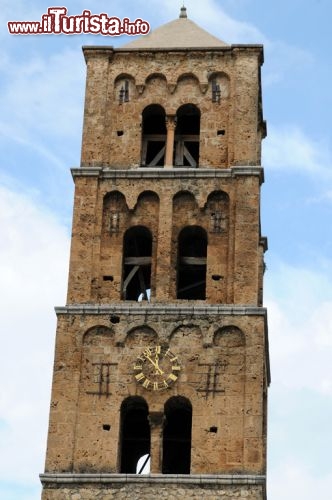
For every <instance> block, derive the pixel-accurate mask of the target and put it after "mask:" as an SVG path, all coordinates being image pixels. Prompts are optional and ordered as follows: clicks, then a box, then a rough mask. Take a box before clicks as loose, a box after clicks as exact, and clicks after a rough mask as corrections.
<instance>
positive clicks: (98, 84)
mask: <svg viewBox="0 0 332 500" xmlns="http://www.w3.org/2000/svg"><path fill="white" fill-rule="evenodd" d="M84 54H85V58H86V62H87V86H86V100H85V112H84V127H83V143H82V158H81V168H79V169H73V177H74V181H75V200H74V214H73V230H72V245H71V256H70V271H69V280H68V296H67V307H63V308H58V309H57V316H58V326H57V334H56V348H55V360H54V374H53V387H52V399H51V408H50V424H49V435H48V447H47V457H46V466H45V471H46V473H51V474H54V475H55V476H54V477H57V476H58V475H59V477H60V476H61V474H62V473H67V474H80V475H83V477H84V479H82V480H81V482H79V481H76V482H75V480H74V479H73V480H72V483H71V480H68V481H67V482H66V483H61V480H60V479H59V480H55V479H54V480H50V481H46V480H45V481H44V489H43V500H65V499H71V500H73V499H74V500H90V499H91V500H92V499H98V498H100V499H105V500H108V499H111V498H118V499H122V498H135V499H141V498H142V499H150V498H151V499H153V500H155V499H156V498H158V497H160V498H167V499H169V500H170V499H173V498H174V499H175V498H188V499H190V498H204V499H211V500H213V499H217V498H218V499H220V498H221V499H225V500H227V499H228V498H238V499H247V500H263V499H265V488H264V483H265V479H264V474H265V469H266V393H267V386H268V383H269V360H268V342H267V326H266V311H265V309H263V307H262V300H263V299H262V290H263V272H264V262H263V254H264V250H265V249H266V240H265V239H264V238H262V236H261V233H260V186H261V183H262V181H263V172H262V169H261V167H260V154H261V149H260V148H261V139H262V137H263V135H264V132H265V126H264V122H263V119H262V112H261V89H260V65H261V63H262V47H260V46H224V45H221V46H220V47H216V48H213V49H211V48H206V49H204V48H200V49H194V50H190V49H188V48H185V49H180V50H167V51H165V50H164V51H163V50H159V49H136V48H131V49H130V48H123V49H113V48H111V47H94V48H85V49H84ZM216 88H217V89H218V94H217V97H216V94H215V89H216ZM188 104H189V105H190V107H189V108H188V109H189V110H190V112H192V113H193V114H192V115H191V114H190V113H189V111H188V113H189V114H188V116H187V117H186V118H187V119H188V122H187V123H189V125H188V127H189V129H190V119H195V120H196V119H197V116H199V129H197V127H196V129H195V133H193V134H189V138H188V137H187V139H186V141H187V143H192V142H194V143H195V144H196V146H195V147H196V149H195V148H194V149H192V150H191V152H192V154H191V153H190V151H189V150H188V151H187V152H186V153H185V152H184V151H185V149H184V148H185V144H186V141H185V140H184V139H183V137H182V139H181V137H180V135H181V134H180V132H179V131H178V132H176V126H177V125H176V115H177V113H178V115H177V118H178V119H180V118H181V112H180V111H179V110H181V107H182V106H183V105H188ZM150 105H153V106H155V105H157V106H159V107H158V110H159V111H160V109H162V110H163V112H162V113H161V115H158V116H159V118H160V116H161V117H163V120H164V121H165V118H166V121H165V124H164V123H161V125H160V124H159V125H158V126H160V127H161V128H162V129H163V127H165V133H164V132H163V134H164V136H165V137H164V136H163V138H162V139H160V135H162V134H160V131H159V132H158V134H159V135H158V134H156V135H157V136H158V137H153V140H152V139H151V137H150V139H151V141H152V142H153V141H157V142H158V141H160V142H161V143H162V144H164V143H165V144H164V147H165V158H168V160H170V164H168V163H167V165H165V166H164V165H159V166H156V165H152V166H151V165H150V166H148V167H146V166H145V165H146V163H148V161H146V162H145V163H144V161H145V160H146V158H147V154H145V153H146V150H145V149H146V148H147V142H146V141H147V139H146V131H144V123H143V122H144V120H145V119H146V114H144V113H145V111H146V108H147V107H148V106H150ZM148 109H149V110H150V111H149V112H151V109H155V108H148ZM163 113H164V114H163ZM152 114H153V113H152ZM148 116H149V115H148ZM193 117H194V118H193ZM196 125H197V124H196ZM196 125H195V126H196ZM149 126H150V127H151V123H150V124H149ZM147 128H148V127H147ZM166 129H167V130H166ZM163 130H164V129H163ZM152 132H153V130H152ZM174 133H175V136H174ZM149 134H150V135H154V134H151V130H150V129H149V132H148V135H149ZM176 134H178V136H177V135H176ZM179 137H180V138H179ZM150 139H149V140H150ZM163 141H164V142H163ZM165 141H166V142H165ZM181 141H182V142H181ZM195 141H196V142H195ZM158 147H159V146H158ZM173 148H174V149H173ZM188 148H189V146H188ZM152 149H153V148H152ZM189 149H190V148H189ZM144 151H145V153H144ZM153 151H154V153H153V155H154V154H156V153H157V152H158V149H156V150H153ZM161 151H162V150H161ZM173 151H174V155H173ZM158 154H159V153H158ZM158 154H157V157H158ZM162 154H163V153H162ZM144 155H145V156H144ZM153 155H152V157H153ZM185 155H187V156H185ZM192 155H194V157H195V158H193V156H192ZM195 155H196V156H195ZM152 157H151V158H152ZM144 158H145V160H144ZM151 158H150V160H151ZM160 158H162V155H161V156H160ZM181 159H182V160H183V162H184V163H183V165H181V166H179V161H180V160H181ZM184 159H185V161H184ZM143 160H144V161H143ZM150 160H149V161H150ZM173 160H174V163H177V162H178V166H177V167H175V166H174V165H172V164H171V163H172V161H173ZM158 161H159V160H158ZM165 162H166V159H165ZM195 162H196V164H195ZM152 163H153V160H152ZM188 163H189V164H190V165H188ZM156 164H158V162H156ZM194 164H195V165H194ZM133 228H134V231H135V230H138V232H137V235H138V236H137V237H136V240H135V244H134V239H133V240H132V241H130V242H129V243H128V241H129V240H126V238H127V237H128V234H130V231H132V229H133ZM188 229H189V232H188V234H189V235H190V238H191V239H190V238H189V239H188V241H186V245H187V246H186V245H185V244H184V243H183V240H182V239H181V238H182V237H183V234H185V233H184V232H183V230H188ZM183 238H184V237H183ZM142 241H144V242H145V248H144V251H145V253H144V252H143V254H142V253H135V252H136V250H135V245H136V246H137V245H138V244H141V242H142ZM192 241H193V246H195V245H196V246H198V247H199V245H201V246H202V248H203V250H201V253H200V254H199V255H197V254H196V253H195V252H193V253H191V245H192ZM130 245H132V246H130ZM182 247H183V248H185V252H187V253H183V254H181V251H180V250H181V248H182ZM183 251H184V250H183ZM135 259H136V260H135ZM137 259H138V260H137ZM126 266H127V267H126ZM130 266H131V267H130ZM186 266H187V267H186ZM147 268H148V271H147ZM183 268H185V269H186V272H187V273H189V274H190V275H191V277H194V278H195V276H196V274H195V273H197V276H198V278H197V280H196V281H197V283H196V281H195V280H194V285H193V286H192V283H191V282H189V281H188V282H187V281H186V279H187V278H186V279H185V280H184V285H182V288H183V289H184V290H185V291H186V289H187V288H189V289H190V290H192V288H195V287H201V288H202V284H201V282H203V288H204V290H203V292H204V293H201V292H200V295H199V294H198V296H199V298H197V297H195V296H194V295H193V296H190V294H191V292H189V294H187V295H186V294H185V296H186V298H185V299H183V298H177V297H178V296H181V287H180V285H179V283H180V281H181V280H180V278H179V276H180V274H181V272H182V271H183ZM128 269H129V271H128ZM202 269H203V271H202ZM149 273H150V274H149ZM202 273H203V274H202ZM186 276H187V275H186ZM202 276H203V278H204V279H203V280H202ZM134 277H135V278H134ZM150 277H151V279H150ZM134 279H136V280H137V289H139V292H140V291H141V288H140V287H142V289H144V286H143V285H144V283H145V280H148V281H147V282H148V288H149V301H147V300H143V301H142V302H137V299H138V293H137V290H136V291H135V293H136V295H137V296H136V295H135V293H133V294H132V292H128V288H130V286H132V283H133V280H134ZM195 279H196V278H195ZM142 281H143V282H144V283H143V285H142ZM188 283H189V285H188ZM201 288H200V290H201ZM182 291H183V290H182ZM131 294H132V295H134V298H133V296H132V295H131ZM128 296H130V299H131V300H127V299H128ZM134 299H135V300H134ZM145 299H146V297H145ZM156 346H160V348H161V346H167V347H168V348H169V349H170V351H171V353H172V356H174V358H173V357H172V356H170V357H171V358H172V360H173V361H172V363H173V365H174V366H175V368H174V370H175V372H174V373H176V376H174V373H173V371H172V375H173V379H168V380H169V382H170V381H171V382H174V383H173V384H172V383H171V382H170V383H169V384H168V383H167V382H166V385H165V388H164V389H163V390H162V388H161V386H159V385H158V383H157V385H156V386H155V385H153V382H151V381H150V382H149V380H148V379H147V378H146V380H147V385H146V386H145V387H144V386H143V384H142V383H138V382H139V379H138V378H135V375H136V376H137V375H138V376H140V374H139V373H138V371H137V368H135V367H137V365H138V364H139V362H138V361H137V360H138V358H139V356H142V351H143V349H144V348H146V347H150V348H156ZM154 352H156V351H154ZM156 359H157V358H156ZM175 359H176V361H174V360H175ZM173 365H172V366H171V369H172V370H173ZM151 366H152V368H153V369H152V368H151ZM151 366H150V369H151V372H152V375H154V376H155V377H156V376H157V377H158V376H160V375H163V374H164V372H163V371H161V370H160V367H159V366H158V363H157V361H155V362H154V361H153V360H152V363H151ZM153 371H154V373H153ZM144 380H145V379H144ZM155 384H156V382H155ZM174 397H177V398H178V399H177V400H181V401H185V402H187V403H188V407H189V406H190V408H191V409H192V424H191V437H190V439H191V442H190V444H191V449H190V474H188V476H187V477H188V478H189V479H188V482H187V483H188V484H186V481H185V480H181V481H180V480H179V481H177V482H172V481H171V482H167V481H165V482H164V483H163V482H159V483H158V485H156V484H153V482H151V481H150V482H149V481H148V480H147V482H145V481H143V480H142V481H140V482H135V481H133V482H124V481H122V482H121V481H120V482H118V483H112V481H107V480H106V479H105V478H104V479H105V481H104V480H103V479H102V478H101V480H100V482H99V483H98V482H92V481H90V482H89V477H90V476H89V474H97V475H98V474H100V475H102V474H106V475H107V474H117V473H119V472H121V443H122V437H123V427H124V424H123V421H122V420H121V418H122V417H121V415H122V414H121V411H122V410H121V408H123V406H122V405H123V403H124V402H125V401H128V398H136V399H131V400H130V401H137V400H139V401H143V402H144V404H145V405H146V408H147V412H148V418H146V419H145V421H146V420H148V421H149V423H150V427H149V433H150V434H149V436H150V437H151V440H150V448H151V450H150V451H151V463H152V472H156V473H159V474H160V473H161V472H162V471H163V446H164V441H163V432H164V427H163V426H164V422H165V418H166V417H165V415H167V412H166V409H167V405H168V404H169V402H170V401H171V400H172V398H174ZM187 403H186V404H187ZM179 443H180V440H179ZM165 446H166V445H165ZM179 447H181V443H180V444H179ZM195 474H197V475H199V474H211V475H214V479H211V481H210V483H211V484H210V483H209V482H208V481H206V482H205V483H204V484H203V482H202V481H198V482H196V483H195V482H193V481H192V482H191V483H190V480H192V478H193V477H194V476H193V475H195ZM220 474H230V475H237V476H238V477H240V476H241V475H244V474H245V475H246V474H247V475H251V477H253V478H263V479H260V481H258V482H255V481H253V482H250V481H247V482H243V483H241V482H239V481H237V482H236V481H230V482H229V483H225V482H224V483H223V482H222V481H220V482H218V480H217V481H216V480H215V478H216V477H218V475H220ZM166 476H167V474H165V477H166Z"/></svg>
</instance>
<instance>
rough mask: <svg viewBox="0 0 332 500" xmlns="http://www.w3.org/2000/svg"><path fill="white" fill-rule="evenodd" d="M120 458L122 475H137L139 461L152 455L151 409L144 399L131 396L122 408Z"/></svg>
mask: <svg viewBox="0 0 332 500" xmlns="http://www.w3.org/2000/svg"><path fill="white" fill-rule="evenodd" d="M119 442H120V446H119V450H120V457H119V469H120V473H122V474H135V473H136V472H137V464H138V461H139V459H140V458H141V457H142V456H144V455H150V447H151V438H150V425H149V407H148V405H147V403H146V401H145V399H144V398H142V397H139V396H130V397H128V398H126V399H125V400H124V401H123V402H122V404H121V407H120V439H119Z"/></svg>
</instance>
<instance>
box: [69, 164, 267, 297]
mask: <svg viewBox="0 0 332 500" xmlns="http://www.w3.org/2000/svg"><path fill="white" fill-rule="evenodd" d="M180 170H181V171H177V172H176V173H174V175H170V173H167V172H166V173H165V170H164V169H161V170H160V169H159V170H158V169H153V170H152V171H149V172H144V169H140V171H139V172H137V171H136V172H133V173H132V174H130V172H129V171H128V173H127V174H126V172H125V171H114V170H112V171H105V170H103V169H101V170H98V169H94V170H93V171H87V170H85V169H77V170H75V171H74V172H73V173H74V178H75V184H76V189H75V204H74V219H73V233H72V247H71V257H70V273H69V287H68V299H67V302H68V303H69V304H70V303H111V302H117V301H119V300H121V299H122V284H123V238H124V233H125V231H126V230H127V229H128V228H129V227H132V226H144V227H146V228H148V229H149V231H151V234H152V238H153V240H152V249H153V252H152V291H151V302H167V301H168V302H169V301H173V300H176V279H177V267H176V261H177V255H178V241H177V240H178V236H179V233H180V231H181V230H182V229H183V228H184V227H186V226H193V225H194V226H199V227H201V228H203V229H204V230H205V231H206V233H207V237H208V254H207V275H206V276H207V278H206V300H205V303H212V304H213V303H223V304H250V305H260V304H261V302H262V293H261V290H262V286H263V285H262V279H263V273H262V269H263V250H264V248H262V241H261V239H260V209H259V202H260V184H261V181H262V171H261V169H260V168H256V169H242V168H239V167H234V168H232V169H228V170H227V171H223V172H220V176H218V175H217V174H216V173H215V171H214V170H213V171H210V170H205V172H204V170H200V169H196V170H194V171H193V170H192V169H191V170H190V169H180ZM182 170H185V171H182ZM116 198H117V199H119V198H120V201H116ZM214 199H216V200H218V199H220V200H221V201H214ZM215 212H219V214H220V217H221V226H220V229H219V230H218V231H215V230H214V227H213V224H214V222H213V217H214V214H215ZM115 213H116V214H117V217H118V221H119V223H118V230H117V232H112V231H111V230H110V226H111V218H112V216H113V215H114V214H115ZM105 276H109V279H105V278H104V277H105Z"/></svg>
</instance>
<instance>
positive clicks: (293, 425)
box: [0, 0, 332, 500]
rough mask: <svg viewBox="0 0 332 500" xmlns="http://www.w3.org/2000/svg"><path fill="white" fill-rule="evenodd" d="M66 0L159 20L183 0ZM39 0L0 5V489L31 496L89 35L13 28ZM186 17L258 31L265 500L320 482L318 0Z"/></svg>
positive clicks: (325, 261)
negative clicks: (262, 123) (266, 351)
mask: <svg viewBox="0 0 332 500" xmlns="http://www.w3.org/2000/svg"><path fill="white" fill-rule="evenodd" d="M160 5H161V3H160V1H157V0H144V1H141V0H138V1H135V2H129V1H127V0H121V1H120V0H117V1H108V2H106V1H103V0H100V1H98V2H92V1H91V0H90V1H83V0H75V1H68V2H67V3H65V6H66V7H67V8H68V10H69V14H72V15H77V14H80V13H81V12H82V10H83V9H90V10H91V11H92V12H93V13H96V14H99V13H101V12H107V13H109V14H110V15H112V16H117V17H119V18H123V17H129V18H130V19H136V18H138V17H140V18H142V19H145V20H147V21H149V22H150V24H151V26H152V27H156V26H158V25H160V24H163V23H165V22H167V21H169V20H172V19H174V18H176V17H177V16H178V13H179V7H180V6H181V2H180V1H179V0H176V1H175V0H169V1H168V2H167V3H165V4H163V7H162V9H161V8H160ZM50 6H51V5H50V4H47V3H46V2H44V1H41V0H36V1H32V0H31V1H30V0H25V1H23V0H16V1H15V2H12V1H9V0H2V1H1V9H0V21H1V24H0V26H1V28H0V29H1V31H0V110H1V113H0V157H1V162H0V227H1V237H0V276H1V279H0V296H1V316H0V336H1V350H0V358H1V360H0V361H1V363H0V377H1V380H2V384H1V385H2V389H1V394H0V498H3V499H4V500H18V499H20V500H35V499H38V498H39V496H40V485H39V479H38V474H39V472H42V471H43V463H44V456H45V444H46V432H47V423H48V406H49V398H50V383H51V372H52V360H53V348H54V334H55V314H54V311H53V307H54V305H63V304H64V303H65V295H66V281H67V267H68V251H69V237H70V224H71V210H72V196H73V183H72V180H71V176H70V171H69V168H70V167H72V166H78V165H79V159H80V144H81V128H82V114H83V97H84V86H85V63H84V59H83V56H82V53H81V46H82V45H89V44H90V45H94V44H101V45H103V44H110V45H119V44H122V43H126V41H127V39H125V38H124V37H121V38H116V39H115V38H113V39H109V38H107V39H106V38H105V37H101V36H92V35H85V36H77V35H76V36H65V35H60V36H55V35H51V36H46V35H44V36H12V35H9V34H8V32H7V25H6V23H7V21H10V20H15V19H17V20H39V19H40V17H41V15H42V14H43V13H45V12H46V10H47V8H48V7H50ZM186 6H187V8H188V14H189V17H190V18H191V19H192V20H194V21H195V22H197V23H198V24H199V25H201V26H202V27H204V28H205V29H207V30H208V31H210V32H211V33H213V34H214V35H216V36H218V37H219V38H221V39H223V40H225V41H226V42H228V43H264V46H265V63H264V66H263V103H264V116H265V119H266V120H267V124H268V137H267V138H266V139H265V141H264V147H263V160H262V163H263V166H264V168H265V184H264V185H263V188H262V225H263V234H264V235H267V236H268V238H269V251H268V252H267V254H266V262H267V272H266V275H265V305H266V306H267V307H268V312H269V335H270V353H271V369H272V385H271V388H270V392H269V456H268V471H269V474H268V493H269V496H268V498H269V500H280V499H281V498H282V499H283V500H294V498H301V500H312V498H319V499H320V498H329V497H330V495H331V493H330V492H331V484H332V463H331V460H330V450H331V448H332V437H331V435H332V434H331V424H330V423H331V420H332V367H331V359H332V319H331V311H332V231H331V219H332V139H331V126H330V114H331V109H332V93H331V81H332V65H331V55H330V50H331V42H332V40H331V38H332V35H331V28H330V22H331V18H332V5H331V2H330V0H306V1H305V2H303V0H291V2H290V1H289V0H279V1H278V2H266V1H265V0H264V1H263V0H223V1H216V0H205V1H204V2H200V1H197V0H187V1H186Z"/></svg>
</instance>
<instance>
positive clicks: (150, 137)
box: [141, 104, 167, 167]
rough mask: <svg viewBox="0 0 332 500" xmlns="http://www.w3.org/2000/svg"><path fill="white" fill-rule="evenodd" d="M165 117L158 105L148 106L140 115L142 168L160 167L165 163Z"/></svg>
mask: <svg viewBox="0 0 332 500" xmlns="http://www.w3.org/2000/svg"><path fill="white" fill-rule="evenodd" d="M165 120H166V116H165V110H164V108H163V107H162V106H160V105H159V104H150V105H149V106H147V107H146V108H145V109H144V110H143V113H142V160H141V162H142V167H162V166H163V165H164V161H165V148H166V133H167V132H166V121H165Z"/></svg>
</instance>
